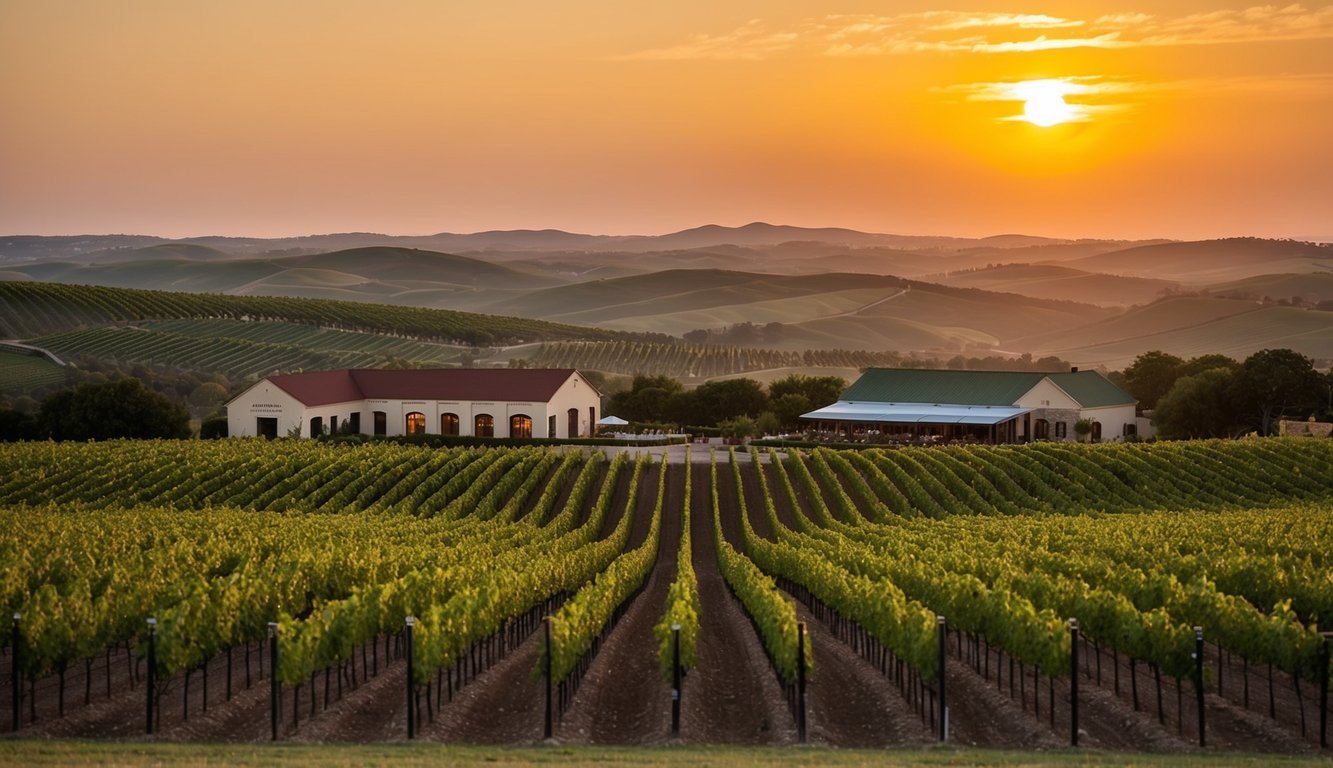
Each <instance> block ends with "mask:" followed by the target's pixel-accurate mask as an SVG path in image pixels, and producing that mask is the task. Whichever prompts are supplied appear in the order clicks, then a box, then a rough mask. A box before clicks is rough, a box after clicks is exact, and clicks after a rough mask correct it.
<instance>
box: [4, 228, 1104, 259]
mask: <svg viewBox="0 0 1333 768" xmlns="http://www.w3.org/2000/svg"><path fill="white" fill-rule="evenodd" d="M790 242H796V243H824V244H829V245H836V246H839V247H843V248H852V247H855V248H867V247H878V248H892V249H908V250H958V249H963V248H990V249H995V250H1003V249H1008V248H1015V247H1029V246H1039V245H1042V244H1049V245H1055V244H1085V243H1090V242H1097V241H1084V240H1079V241H1073V240H1058V239H1050V238H1043V237H1032V236H1027V235H1002V236H998V237H993V238H981V239H977V238H967V237H949V236H944V235H895V234H885V233H875V232H862V231H858V230H853V229H844V228H839V227H819V228H815V227H793V226H784V225H774V224H766V223H762V222H754V223H751V224H746V225H744V226H740V227H726V226H719V225H715V224H709V225H705V226H702V227H694V228H692V229H685V230H681V231H679V232H671V233H667V234H663V235H589V234H580V233H576V232H565V231H562V230H558V229H542V230H527V229H520V230H507V231H499V230H497V231H487V232H473V233H470V234H457V233H451V232H440V233H438V234H434V235H383V234H376V233H373V232H343V233H333V234H323V235H308V236H302V237H281V238H255V237H191V238H182V239H179V240H168V239H166V238H160V237H152V236H143V235H78V236H74V237H40V236H31V235H10V236H3V235H0V265H6V264H20V263H31V262H36V261H76V262H78V261H84V260H86V259H87V258H88V257H89V256H90V255H93V254H96V255H97V258H98V259H115V258H119V257H117V256H116V255H115V254H116V253H118V252H120V251H122V250H125V251H134V250H138V249H143V248H146V247H149V246H153V245H159V244H190V245H198V246H203V247H207V248H211V249H214V250H217V251H220V252H222V253H225V254H228V255H230V256H232V257H236V258H255V257H264V256H293V255H303V254H312V253H326V252H329V251H341V250H347V249H354V248H365V247H372V246H392V247H401V248H422V249H426V250H432V251H444V252H448V253H462V254H468V253H485V254H489V253H506V252H508V253H513V254H521V253H541V252H548V253H556V252H569V253H612V252H614V253H634V254H642V253H651V252H660V251H675V250H691V249H695V248H710V247H716V246H727V245H732V246H745V247H762V248H767V247H771V246H775V245H781V244H784V243H790ZM1106 242H1111V241H1106ZM1119 245H1120V246H1121V247H1123V244H1119ZM137 258H140V256H139V255H136V254H133V253H128V254H125V256H124V259H123V260H134V259H137Z"/></svg>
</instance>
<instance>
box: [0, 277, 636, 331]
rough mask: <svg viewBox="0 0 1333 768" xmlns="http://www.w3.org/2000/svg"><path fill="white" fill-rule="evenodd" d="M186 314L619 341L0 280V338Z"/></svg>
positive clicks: (374, 308) (360, 307)
mask: <svg viewBox="0 0 1333 768" xmlns="http://www.w3.org/2000/svg"><path fill="white" fill-rule="evenodd" d="M191 318H228V319H238V320H280V321H283V322H289V323H301V324H307V325H314V326H319V327H326V328H336V329H342V330H353V331H363V332H373V333H388V334H396V335H401V336H411V337H416V338H420V339H427V340H432V341H442V342H452V343H462V344H512V343H521V342H525V341H537V340H556V339H593V340H596V339H615V338H626V335H625V334H620V333H616V332H614V331H609V330H600V329H594V328H578V327H575V326H572V325H560V324H556V323H548V322H543V321H540V320H525V319H520V318H513V317H494V316H490V315H480V314H474V313H468V312H453V311H448V310H438V309H424V308H418V307H398V306H385V305H380V304H363V303H355V302H341V301H326V300H319V299H298V298H276V297H260V296H221V295H217V294H195V293H170V292H165V291H145V290H131V289H124V288H106V287H100V286H77V285H61V284H53V283H38V282H0V338H33V337H36V336H44V335H47V334H51V333H56V332H60V331H68V330H78V329H84V328H89V327H96V326H104V325H114V324H118V323H126V322H135V321H144V320H168V319H191Z"/></svg>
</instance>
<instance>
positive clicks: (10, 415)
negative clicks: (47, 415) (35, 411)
mask: <svg viewBox="0 0 1333 768" xmlns="http://www.w3.org/2000/svg"><path fill="white" fill-rule="evenodd" d="M40 436H41V432H40V431H39V429H38V424H37V417H35V416H33V415H32V414H31V413H25V412H23V411H20V410H18V409H16V408H0V443H11V442H17V441H19V440H36V439H38V438H39V437H40Z"/></svg>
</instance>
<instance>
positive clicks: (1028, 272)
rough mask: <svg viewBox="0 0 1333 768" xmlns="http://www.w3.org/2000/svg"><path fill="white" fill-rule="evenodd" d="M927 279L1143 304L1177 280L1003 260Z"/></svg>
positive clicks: (962, 285) (1057, 296)
mask: <svg viewBox="0 0 1333 768" xmlns="http://www.w3.org/2000/svg"><path fill="white" fill-rule="evenodd" d="M927 279H929V280H931V281H933V282H938V283H941V284H943V285H951V286H956V287H960V288H979V289H982V290H987V291H1001V292H1005V293H1017V294H1022V295H1024V296H1032V297H1034V298H1041V299H1063V300H1067V301H1081V302H1085V303H1088V304H1097V305H1099V306H1128V305H1131V304H1147V303H1149V302H1152V301H1156V300H1157V299H1159V298H1161V297H1162V295H1163V294H1164V293H1167V292H1170V291H1174V290H1177V289H1179V287H1180V284H1179V283H1176V282H1173V281H1169V280H1152V279H1149V278H1144V277H1122V276H1118V275H1102V274H1095V273H1092V272H1084V271H1082V270H1079V269H1072V268H1070V267H1066V266H1062V265H1058V264H1004V265H999V266H993V267H987V268H984V269H976V270H970V271H965V272H950V273H948V274H944V275H934V276H931V277H929V278H927Z"/></svg>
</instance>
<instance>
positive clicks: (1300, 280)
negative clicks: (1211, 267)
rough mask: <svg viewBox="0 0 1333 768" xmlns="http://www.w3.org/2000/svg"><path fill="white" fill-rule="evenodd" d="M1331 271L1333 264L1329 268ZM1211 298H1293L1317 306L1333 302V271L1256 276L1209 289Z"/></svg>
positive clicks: (1286, 299)
mask: <svg viewBox="0 0 1333 768" xmlns="http://www.w3.org/2000/svg"><path fill="white" fill-rule="evenodd" d="M1330 267H1333V264H1331V265H1330ZM1208 292H1209V293H1211V294H1212V295H1214V296H1227V297H1232V298H1237V299H1253V300H1256V301H1257V300H1262V299H1265V298H1267V299H1270V300H1272V301H1279V300H1284V301H1290V300H1291V299H1293V298H1298V299H1301V300H1302V301H1304V302H1309V303H1314V304H1317V303H1319V302H1321V301H1333V271H1330V272H1315V273H1311V274H1308V275H1259V276H1257V277H1249V278H1246V279H1244V280H1237V281H1235V282H1231V283H1218V284H1217V285H1213V286H1209V288H1208Z"/></svg>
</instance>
